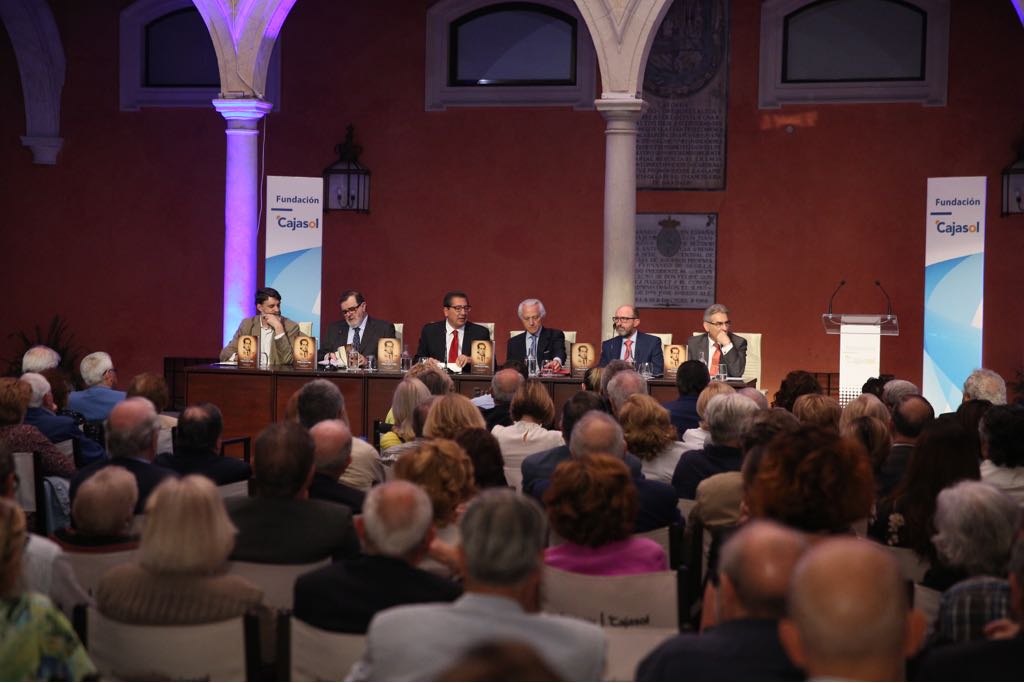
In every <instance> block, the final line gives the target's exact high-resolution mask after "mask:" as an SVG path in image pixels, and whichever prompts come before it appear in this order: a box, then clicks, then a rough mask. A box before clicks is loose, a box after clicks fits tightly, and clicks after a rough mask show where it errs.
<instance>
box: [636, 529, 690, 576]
mask: <svg viewBox="0 0 1024 683" xmlns="http://www.w3.org/2000/svg"><path fill="white" fill-rule="evenodd" d="M685 529H686V528H685V527H684V526H683V525H682V524H671V525H669V526H663V527H658V528H657V529H651V530H650V531H643V532H641V533H637V534H634V536H639V537H641V538H646V539H649V540H651V541H654V542H655V543H657V544H658V545H660V546H661V549H662V550H664V551H665V557H666V558H668V566H669V569H675V568H677V567H678V566H679V565H680V564H681V563H682V561H683V547H682V546H683V534H684V533H685Z"/></svg>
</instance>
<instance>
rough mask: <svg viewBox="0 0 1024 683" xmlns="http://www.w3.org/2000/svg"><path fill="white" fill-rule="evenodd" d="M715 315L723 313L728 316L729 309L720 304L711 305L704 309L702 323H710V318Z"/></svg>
mask: <svg viewBox="0 0 1024 683" xmlns="http://www.w3.org/2000/svg"><path fill="white" fill-rule="evenodd" d="M715 313H724V314H725V315H729V309H728V308H726V307H725V306H724V305H722V304H711V305H710V306H708V307H707V308H705V309H704V322H706V323H709V322H711V316H713V315H714V314H715Z"/></svg>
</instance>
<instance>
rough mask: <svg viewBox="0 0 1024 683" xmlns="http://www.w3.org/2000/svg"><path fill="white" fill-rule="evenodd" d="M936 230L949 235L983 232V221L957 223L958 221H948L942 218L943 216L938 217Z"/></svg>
mask: <svg viewBox="0 0 1024 683" xmlns="http://www.w3.org/2000/svg"><path fill="white" fill-rule="evenodd" d="M935 231H936V232H940V233H943V234H945V235H948V236H949V237H955V236H957V235H960V234H966V233H971V232H981V221H978V222H977V223H957V222H956V221H947V220H942V219H941V218H936V219H935Z"/></svg>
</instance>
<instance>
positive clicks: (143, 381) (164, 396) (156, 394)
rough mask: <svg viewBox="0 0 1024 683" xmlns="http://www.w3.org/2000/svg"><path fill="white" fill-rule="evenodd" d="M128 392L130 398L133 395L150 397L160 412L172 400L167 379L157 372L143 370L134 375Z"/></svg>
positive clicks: (165, 408)
mask: <svg viewBox="0 0 1024 683" xmlns="http://www.w3.org/2000/svg"><path fill="white" fill-rule="evenodd" d="M127 394H128V397H129V398H130V397H132V396H142V397H143V398H148V399H149V400H150V401H151V402H152V403H153V406H154V407H156V412H158V413H160V412H163V411H164V410H167V406H168V405H169V404H170V402H171V399H170V394H169V392H168V390H167V381H166V380H165V379H164V378H163V377H162V376H160V375H158V374H156V373H155V372H143V373H142V374H139V375H135V377H132V381H131V383H130V384H129V385H128V391H127Z"/></svg>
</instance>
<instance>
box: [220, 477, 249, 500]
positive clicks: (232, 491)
mask: <svg viewBox="0 0 1024 683" xmlns="http://www.w3.org/2000/svg"><path fill="white" fill-rule="evenodd" d="M217 493H219V494H220V497H221V498H248V497H249V480H248V479H243V480H242V481H233V482H231V483H230V484H221V485H220V486H218V487H217Z"/></svg>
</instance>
